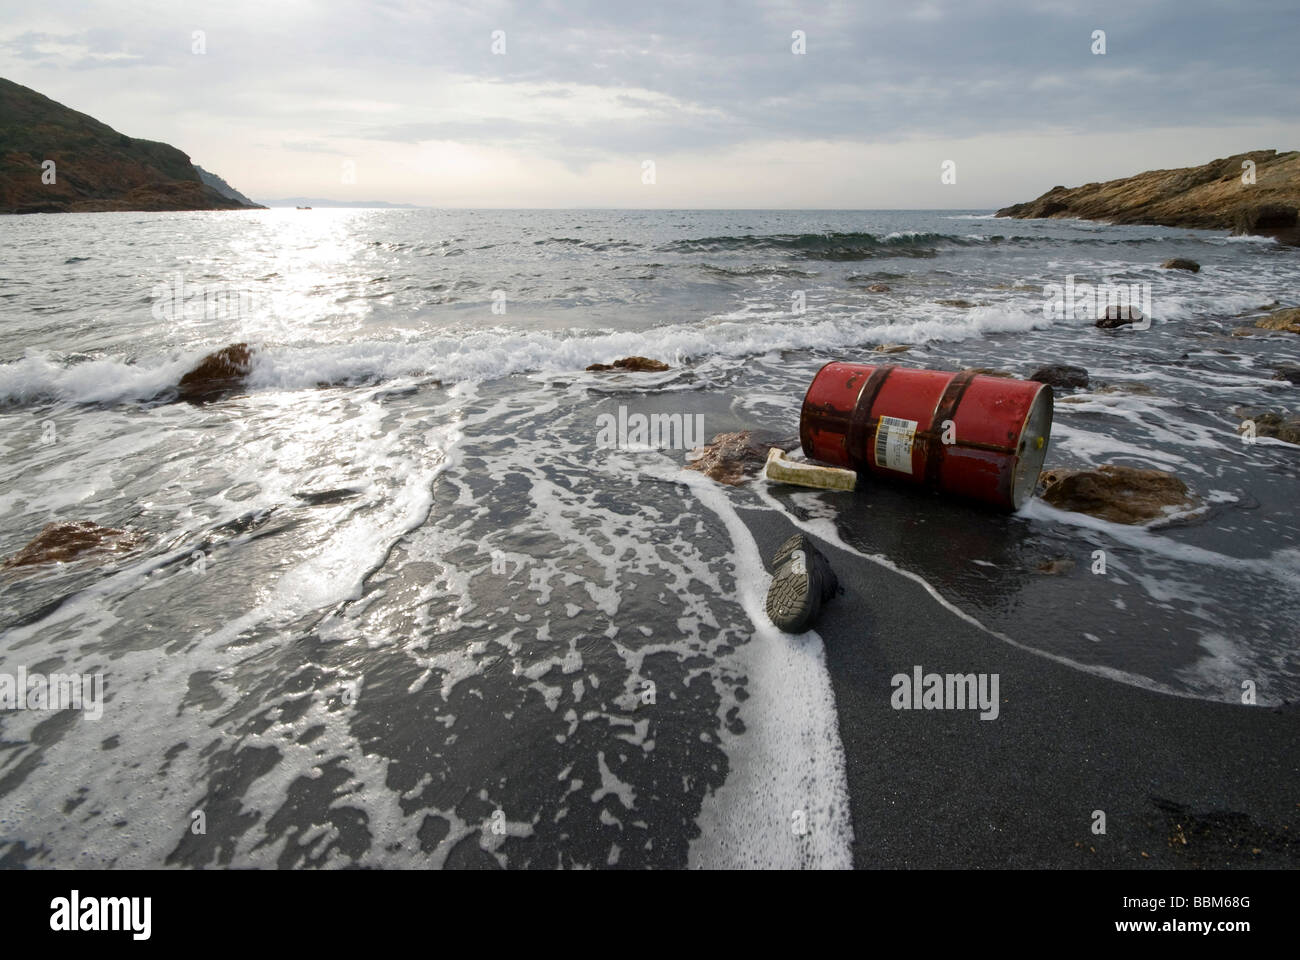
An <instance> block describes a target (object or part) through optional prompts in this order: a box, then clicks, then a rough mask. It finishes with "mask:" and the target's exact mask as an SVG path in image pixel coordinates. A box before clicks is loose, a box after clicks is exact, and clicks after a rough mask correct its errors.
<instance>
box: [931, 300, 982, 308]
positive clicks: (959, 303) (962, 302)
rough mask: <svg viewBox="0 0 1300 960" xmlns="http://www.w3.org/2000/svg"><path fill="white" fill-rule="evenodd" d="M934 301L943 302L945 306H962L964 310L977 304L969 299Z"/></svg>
mask: <svg viewBox="0 0 1300 960" xmlns="http://www.w3.org/2000/svg"><path fill="white" fill-rule="evenodd" d="M934 302H935V303H941V304H943V305H944V306H945V307H960V308H961V309H963V310H969V309H970V308H971V307H973V306H975V304H973V303H971V302H970V301H969V300H936V301H934Z"/></svg>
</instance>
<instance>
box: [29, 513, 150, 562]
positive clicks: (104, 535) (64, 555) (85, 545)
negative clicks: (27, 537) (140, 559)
mask: <svg viewBox="0 0 1300 960" xmlns="http://www.w3.org/2000/svg"><path fill="white" fill-rule="evenodd" d="M140 540H141V536H140V534H138V533H135V532H134V531H131V530H117V529H115V528H113V527H101V526H100V525H99V524H97V523H90V522H88V521H87V522H81V523H47V524H46V525H45V527H44V528H43V529H42V530H41V532H40V533H38V534H37V535H36V536H35V537H34V538H33V539H32V541H31V542H30V543H29V544H27V546H25V547H23V548H22V549H21V550H19V551H18V552H17V553H15V554H14V555H13V556H12V557H10V558H9V559H8V560H6V561H5V562H4V564H3V566H5V567H30V566H35V565H36V564H41V563H66V562H68V561H69V560H76V559H77V558H79V557H83V556H85V555H87V554H91V553H109V552H114V551H125V550H129V549H131V548H132V547H134V546H135V545H136V544H138V543H139V542H140Z"/></svg>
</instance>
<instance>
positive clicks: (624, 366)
mask: <svg viewBox="0 0 1300 960" xmlns="http://www.w3.org/2000/svg"><path fill="white" fill-rule="evenodd" d="M587 369H588V370H596V371H601V370H625V371H627V372H628V373H644V372H650V373H658V372H660V371H662V370H667V369H668V364H666V363H664V362H663V361H662V360H651V359H650V358H648V357H624V358H623V359H622V360H615V361H614V362H613V363H593V364H592V365H591V366H589V367H587Z"/></svg>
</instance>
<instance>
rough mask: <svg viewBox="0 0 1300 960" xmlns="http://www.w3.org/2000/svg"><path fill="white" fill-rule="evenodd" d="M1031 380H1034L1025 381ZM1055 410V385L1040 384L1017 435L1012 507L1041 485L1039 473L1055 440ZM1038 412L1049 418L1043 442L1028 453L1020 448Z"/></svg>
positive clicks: (1027, 499)
mask: <svg viewBox="0 0 1300 960" xmlns="http://www.w3.org/2000/svg"><path fill="white" fill-rule="evenodd" d="M1025 382H1026V383H1030V382H1032V381H1025ZM1055 411H1056V398H1055V395H1054V394H1053V392H1052V388H1051V387H1050V386H1048V385H1047V384H1040V385H1039V389H1038V391H1037V392H1036V393H1035V394H1034V399H1033V400H1032V401H1030V403H1029V409H1028V410H1026V411H1025V418H1024V420H1022V421H1021V423H1020V431H1019V433H1017V435H1016V451H1017V452H1016V458H1015V467H1014V469H1013V471H1012V474H1011V509H1012V510H1019V509H1020V508H1021V507H1023V506H1024V505H1025V504H1026V503H1028V502H1029V500H1030V499H1031V498H1032V497H1033V495H1034V490H1035V489H1036V488H1037V487H1038V477H1039V474H1041V473H1042V471H1043V463H1044V462H1045V461H1046V460H1047V448H1048V446H1049V445H1050V444H1051V442H1052V418H1053V415H1054V413H1055ZM1035 414H1042V415H1044V416H1045V418H1046V420H1045V423H1044V430H1043V445H1042V447H1038V448H1035V449H1034V450H1032V451H1030V452H1029V453H1028V454H1027V455H1022V454H1020V452H1019V451H1020V448H1021V447H1022V446H1023V445H1024V438H1025V431H1026V430H1028V429H1029V422H1030V420H1032V419H1033V417H1034V416H1035Z"/></svg>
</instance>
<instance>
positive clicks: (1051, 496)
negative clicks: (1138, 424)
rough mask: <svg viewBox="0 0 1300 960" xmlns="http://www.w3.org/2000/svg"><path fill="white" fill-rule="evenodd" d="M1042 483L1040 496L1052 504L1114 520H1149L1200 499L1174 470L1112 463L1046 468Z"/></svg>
mask: <svg viewBox="0 0 1300 960" xmlns="http://www.w3.org/2000/svg"><path fill="white" fill-rule="evenodd" d="M1039 484H1040V485H1041V486H1042V488H1043V489H1042V492H1041V494H1040V496H1041V497H1042V498H1043V500H1044V501H1045V502H1047V503H1050V504H1051V505H1052V506H1054V507H1058V508H1060V509H1061V510H1071V511H1074V512H1075V513H1086V514H1088V515H1089V516H1093V517H1100V518H1101V519H1102V520H1110V521H1112V522H1114V523H1147V522H1149V521H1151V520H1157V519H1159V518H1161V517H1164V516H1168V515H1169V513H1171V512H1173V511H1177V510H1187V509H1190V508H1192V507H1194V506H1196V503H1197V501H1196V499H1195V498H1194V497H1193V496H1192V495H1191V494H1190V493H1189V492H1188V490H1187V485H1186V484H1184V483H1183V481H1181V480H1179V479H1178V478H1177V477H1175V476H1174V475H1173V474H1172V473H1167V472H1165V471H1164V470H1140V469H1138V468H1136V467H1125V466H1119V465H1116V464H1112V463H1107V464H1103V465H1102V466H1101V467H1099V468H1098V469H1096V470H1062V469H1056V470H1045V471H1043V474H1042V476H1041V477H1040V478H1039ZM1171 508H1172V509H1171Z"/></svg>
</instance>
